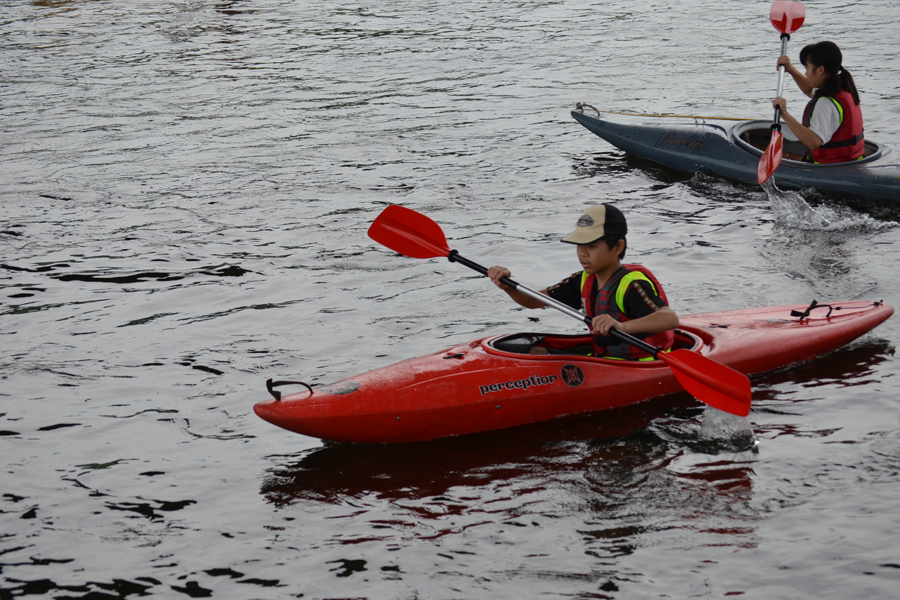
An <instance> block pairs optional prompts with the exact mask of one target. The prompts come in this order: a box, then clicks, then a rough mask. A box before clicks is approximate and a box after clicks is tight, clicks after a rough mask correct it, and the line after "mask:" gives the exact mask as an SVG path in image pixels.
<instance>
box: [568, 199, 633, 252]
mask: <svg viewBox="0 0 900 600" xmlns="http://www.w3.org/2000/svg"><path fill="white" fill-rule="evenodd" d="M627 233H628V224H627V223H626V222H625V215H623V214H622V211H620V210H619V209H618V208H616V207H615V206H612V205H611V204H597V205H596V206H592V207H590V208H589V209H587V210H586V211H585V213H584V214H583V215H581V216H580V217H578V222H577V223H575V231H573V232H572V233H570V234H569V235H567V236H566V237H564V238H563V239H562V241H564V242H568V243H570V244H590V243H591V242H595V241H597V240H599V239H600V238H602V237H603V236H605V235H610V236H615V237H625V235H626V234H627Z"/></svg>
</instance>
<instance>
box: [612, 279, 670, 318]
mask: <svg viewBox="0 0 900 600" xmlns="http://www.w3.org/2000/svg"><path fill="white" fill-rule="evenodd" d="M623 304H624V305H625V307H624V308H625V314H626V315H627V316H628V318H629V319H640V318H641V317H646V316H647V315H649V314H652V313H654V312H656V311H657V310H659V309H660V308H662V307H663V306H668V305H667V304H666V303H665V301H664V300H663V299H662V298H660V297H659V296H657V295H656V292H654V291H653V284H652V283H650V282H649V281H647V280H646V279H635V280H634V281H632V282H631V283H629V284H628V290H627V291H626V292H625V300H624V302H623Z"/></svg>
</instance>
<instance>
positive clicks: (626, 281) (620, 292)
mask: <svg viewBox="0 0 900 600" xmlns="http://www.w3.org/2000/svg"><path fill="white" fill-rule="evenodd" d="M588 277H590V275H588V273H587V271H582V272H581V291H582V293H583V292H584V284H585V283H586V282H587V278H588ZM639 279H643V280H644V281H646V282H647V283H649V284H650V287H652V288H653V293H654V294H656V295H657V296H659V290H657V289H656V286H655V285H653V282H652V281H651V280H650V278H649V277H647V276H646V275H644V274H643V273H641V272H640V271H629V272H628V273H626V274H625V275H623V276H622V279H621V280H620V281H619V287H618V288H616V306H617V307H619V312H620V313H622V314H623V315H624V314H625V293H626V292H627V291H628V286H629V285H630V284H631V282H633V281H637V280H639Z"/></svg>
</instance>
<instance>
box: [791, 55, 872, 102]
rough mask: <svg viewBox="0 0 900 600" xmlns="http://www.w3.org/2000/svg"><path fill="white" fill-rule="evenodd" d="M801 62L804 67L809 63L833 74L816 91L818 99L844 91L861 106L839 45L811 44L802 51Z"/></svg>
mask: <svg viewBox="0 0 900 600" xmlns="http://www.w3.org/2000/svg"><path fill="white" fill-rule="evenodd" d="M800 62H801V63H803V65H804V66H805V65H806V63H807V62H810V63H812V65H813V66H814V67H825V70H826V71H828V73H830V74H831V77H829V78H828V80H827V81H826V82H825V85H823V86H822V87H820V88H819V89H818V90H817V91H816V98H820V97H822V96H833V95H834V94H836V93H838V92H839V91H840V90H842V89H844V90H847V91H848V92H850V95H851V96H853V101H854V102H856V105H857V106H859V92H858V91H856V84H855V83H854V82H853V76H852V75H850V72H849V71H848V70H847V69H845V68H844V66H843V64H842V63H843V62H844V56H843V55H842V54H841V49H840V48H838V46H837V44H835V43H834V42H827V41H826V42H819V43H817V44H810V45H808V46H806V47H805V48H803V50H801V51H800Z"/></svg>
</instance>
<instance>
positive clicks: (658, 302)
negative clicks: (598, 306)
mask: <svg viewBox="0 0 900 600" xmlns="http://www.w3.org/2000/svg"><path fill="white" fill-rule="evenodd" d="M629 286H630V287H629V289H628V291H627V292H626V293H625V306H624V308H625V314H626V315H629V317H630V319H629V320H628V321H625V322H624V323H620V322H619V321H616V320H615V319H613V318H612V317H611V316H609V315H600V316H598V317H594V320H593V321H592V323H591V329H593V330H594V331H595V332H596V333H598V334H599V335H603V336H605V335H608V334H609V330H610V329H611V328H612V327H615V328H616V329H618V330H619V331H622V332H624V333H627V334H629V335H637V334H642V333H647V334H653V333H661V332H663V331H668V330H670V329H675V328H676V327H678V315H677V314H676V313H675V311H674V310H672V309H671V308H669V307H668V306H666V304H665V303H664V302H663V300H662V298H660V297H659V296H657V295H656V293H655V292H654V290H653V286H652V285H651V284H650V282H649V281H646V280H640V279H639V280H636V281H633V282H631V283H630V284H629ZM632 315H634V316H632Z"/></svg>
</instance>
